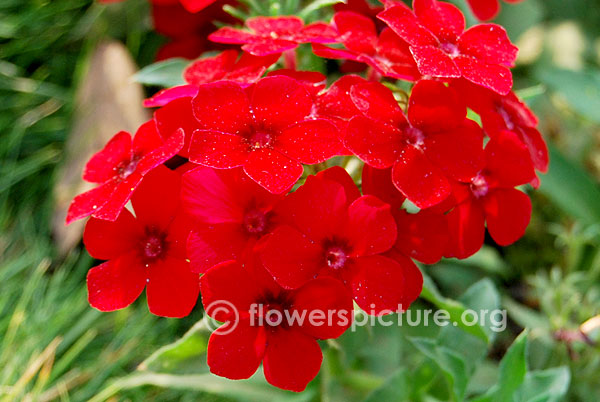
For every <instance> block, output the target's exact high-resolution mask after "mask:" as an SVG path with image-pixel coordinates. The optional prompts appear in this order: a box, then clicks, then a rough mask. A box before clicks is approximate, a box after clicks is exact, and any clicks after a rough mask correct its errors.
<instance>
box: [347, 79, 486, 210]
mask: <svg viewBox="0 0 600 402" xmlns="http://www.w3.org/2000/svg"><path fill="white" fill-rule="evenodd" d="M350 94H351V97H352V99H353V101H354V103H355V105H356V106H357V107H358V108H359V109H361V110H362V111H363V113H364V115H359V116H355V117H353V118H352V120H350V123H349V124H348V129H347V133H346V138H345V140H344V143H345V145H346V147H347V148H348V149H349V150H350V151H352V152H354V153H355V154H356V155H357V156H358V157H359V158H361V159H362V160H364V161H365V162H366V163H367V164H369V165H371V166H372V167H374V168H379V169H385V168H389V167H392V181H393V183H394V185H395V186H396V187H397V188H398V190H400V191H401V192H402V193H403V194H404V195H405V196H406V197H407V198H408V199H409V200H411V201H412V202H413V203H414V204H415V205H417V206H418V207H419V208H427V207H430V206H432V205H435V204H437V203H439V202H441V201H443V200H444V199H445V198H446V197H447V196H448V195H449V194H450V192H451V186H450V182H449V180H448V177H451V178H454V179H457V180H460V179H464V178H469V177H471V176H472V175H473V174H474V173H476V172H477V171H478V170H479V169H480V168H481V163H482V161H483V157H482V148H483V132H482V131H481V129H480V128H479V126H478V125H477V124H476V123H474V122H473V121H471V120H469V119H467V118H466V116H467V109H466V107H465V105H464V103H463V102H462V101H461V99H460V96H459V95H458V94H457V93H456V92H455V91H454V90H452V89H451V88H448V87H446V86H445V85H444V84H443V83H441V82H437V81H419V82H418V83H417V84H416V85H415V87H414V88H413V91H412V94H411V97H410V100H409V105H408V113H407V115H408V119H407V118H406V117H405V116H404V114H403V113H402V110H401V109H400V107H399V106H398V103H397V102H396V100H395V99H394V96H393V94H392V93H391V92H390V91H389V90H388V89H387V88H385V87H384V86H383V85H381V84H379V83H367V84H358V85H355V86H353V87H352V89H351V91H350Z"/></svg>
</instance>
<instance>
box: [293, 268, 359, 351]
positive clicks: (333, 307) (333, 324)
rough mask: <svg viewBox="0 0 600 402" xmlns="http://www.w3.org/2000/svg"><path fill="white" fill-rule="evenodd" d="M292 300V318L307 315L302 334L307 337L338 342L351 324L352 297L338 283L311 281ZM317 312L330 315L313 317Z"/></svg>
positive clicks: (329, 280)
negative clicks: (295, 314)
mask: <svg viewBox="0 0 600 402" xmlns="http://www.w3.org/2000/svg"><path fill="white" fill-rule="evenodd" d="M292 298H293V300H294V301H293V307H292V308H291V309H290V314H294V312H296V313H297V314H298V316H299V317H303V315H304V317H305V319H304V321H303V323H302V325H301V326H300V328H299V330H300V331H302V332H304V333H305V334H306V335H309V336H311V337H314V338H318V339H331V338H337V337H338V336H340V335H342V334H343V333H344V331H346V329H347V328H348V327H349V326H350V324H351V323H352V316H353V310H354V309H353V305H352V295H351V294H350V293H349V292H348V290H347V289H346V288H345V287H344V285H343V284H342V283H341V282H340V281H339V280H337V279H333V278H317V279H315V280H312V281H309V282H308V283H306V284H305V285H304V286H302V287H301V288H299V289H297V290H296V291H295V292H294V293H293V296H292ZM314 311H317V312H323V313H325V314H331V315H330V316H329V317H322V318H321V317H319V316H317V315H316V314H320V313H312V312H314ZM311 313H312V314H313V319H312V320H311V318H310V317H311ZM292 317H293V316H292Z"/></svg>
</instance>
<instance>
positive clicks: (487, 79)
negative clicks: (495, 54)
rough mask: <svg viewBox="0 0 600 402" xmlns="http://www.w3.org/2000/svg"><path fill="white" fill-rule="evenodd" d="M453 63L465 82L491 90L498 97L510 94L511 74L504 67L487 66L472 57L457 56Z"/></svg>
mask: <svg viewBox="0 0 600 402" xmlns="http://www.w3.org/2000/svg"><path fill="white" fill-rule="evenodd" d="M454 62H455V63H456V65H457V66H458V68H459V69H460V72H461V74H462V76H463V77H464V78H466V79H467V80H469V81H471V82H473V83H475V84H477V85H481V86H482V87H484V88H488V89H491V90H492V91H494V92H496V93H499V94H500V95H506V94H507V93H509V92H510V90H511V89H512V85H513V80H512V73H511V72H510V70H509V69H508V68H506V67H504V66H500V65H494V64H487V63H485V62H482V61H480V60H477V59H474V58H472V57H466V56H459V57H457V58H455V59H454Z"/></svg>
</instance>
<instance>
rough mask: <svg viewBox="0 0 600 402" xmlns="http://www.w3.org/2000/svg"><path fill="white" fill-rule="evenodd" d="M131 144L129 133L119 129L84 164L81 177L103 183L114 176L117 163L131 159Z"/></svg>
mask: <svg viewBox="0 0 600 402" xmlns="http://www.w3.org/2000/svg"><path fill="white" fill-rule="evenodd" d="M131 144H132V142H131V135H130V134H129V133H127V132H125V131H121V132H119V133H117V134H115V136H114V137H112V138H111V139H110V141H108V143H107V144H106V145H105V146H104V148H103V149H102V150H101V151H99V152H97V153H96V154H94V156H92V158H91V159H90V160H89V161H88V163H87V164H86V165H85V169H84V171H83V179H84V180H85V181H89V182H92V183H104V182H106V181H108V180H110V179H111V178H113V177H114V176H116V173H115V168H116V167H117V165H119V164H120V163H122V162H129V161H130V160H131V146H132V145H131Z"/></svg>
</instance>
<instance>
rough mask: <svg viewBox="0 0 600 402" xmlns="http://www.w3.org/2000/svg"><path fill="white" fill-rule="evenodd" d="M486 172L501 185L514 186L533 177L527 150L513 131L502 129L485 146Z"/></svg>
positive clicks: (533, 173) (524, 182) (531, 164)
mask: <svg viewBox="0 0 600 402" xmlns="http://www.w3.org/2000/svg"><path fill="white" fill-rule="evenodd" d="M485 158H486V172H487V174H488V175H489V176H490V177H491V178H492V179H493V180H494V181H496V182H497V183H498V184H499V185H500V186H502V187H515V186H520V185H522V184H526V183H529V182H530V181H531V180H533V178H535V171H534V169H533V163H532V162H531V158H530V157H529V151H528V149H527V147H526V146H525V144H523V143H522V142H521V140H520V139H519V137H517V135H516V134H515V133H512V132H510V131H503V132H502V133H500V134H499V135H496V136H494V137H493V138H492V139H490V141H489V142H488V143H487V145H486V147H485Z"/></svg>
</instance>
